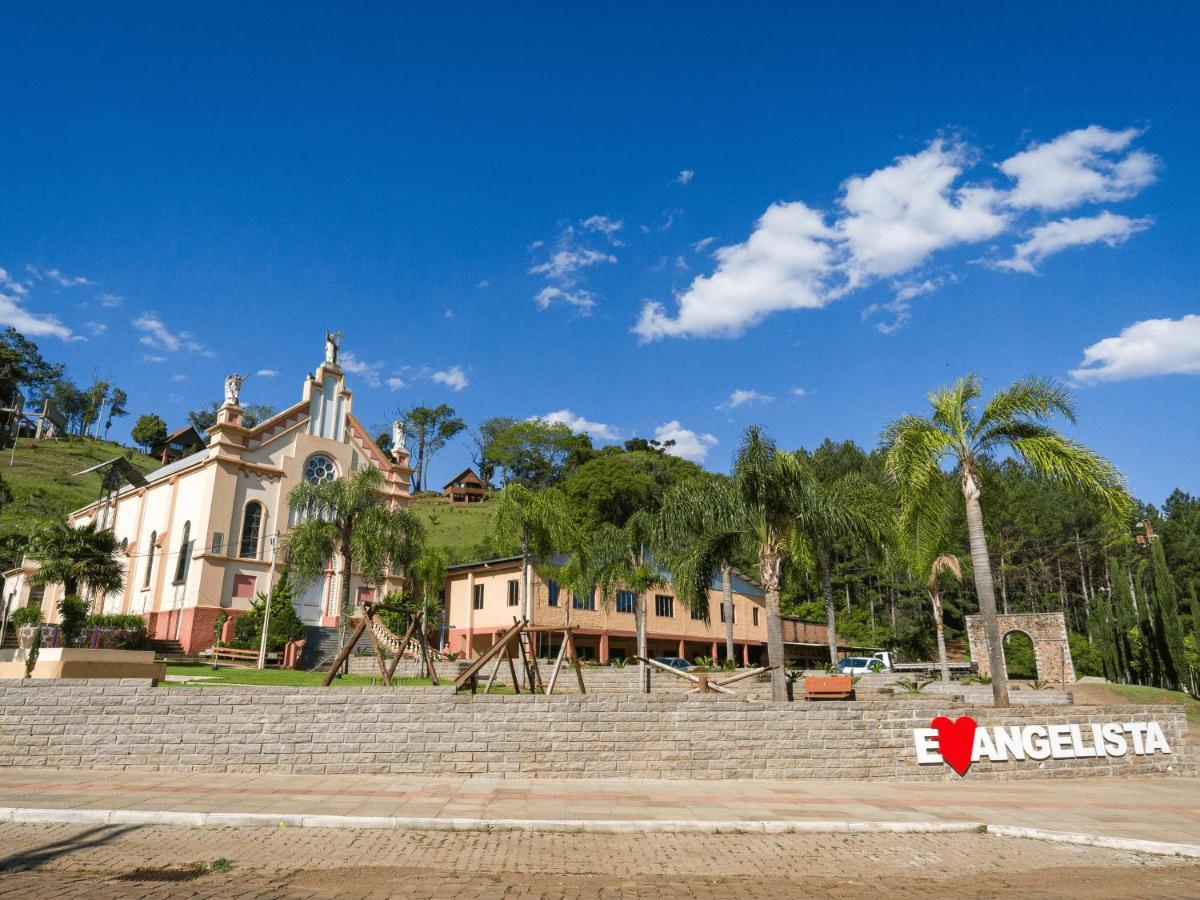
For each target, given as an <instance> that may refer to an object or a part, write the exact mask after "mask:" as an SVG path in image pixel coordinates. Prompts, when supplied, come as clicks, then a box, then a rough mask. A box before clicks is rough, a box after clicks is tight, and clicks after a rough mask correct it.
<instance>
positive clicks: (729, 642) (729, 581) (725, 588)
mask: <svg viewBox="0 0 1200 900" xmlns="http://www.w3.org/2000/svg"><path fill="white" fill-rule="evenodd" d="M732 568H733V567H732V566H730V565H729V563H728V562H727V561H724V562H722V563H721V591H722V593H723V594H724V598H723V599H722V601H721V603H722V604H723V605H724V607H725V658H726V659H727V660H728V659H733V661H734V663H735V664H736V663H737V660H736V659H734V651H733V575H732ZM713 662H714V663H715V662H716V660H715V659H714V660H713Z"/></svg>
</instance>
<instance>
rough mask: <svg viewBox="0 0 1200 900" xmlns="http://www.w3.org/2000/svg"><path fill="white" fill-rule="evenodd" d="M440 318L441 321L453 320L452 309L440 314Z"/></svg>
mask: <svg viewBox="0 0 1200 900" xmlns="http://www.w3.org/2000/svg"><path fill="white" fill-rule="evenodd" d="M442 318H443V319H453V318H454V310H452V309H448V310H446V311H445V312H444V313H442Z"/></svg>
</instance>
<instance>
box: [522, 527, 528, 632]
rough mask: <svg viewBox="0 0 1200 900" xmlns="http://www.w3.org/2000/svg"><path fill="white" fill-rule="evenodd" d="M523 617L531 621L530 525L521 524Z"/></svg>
mask: <svg viewBox="0 0 1200 900" xmlns="http://www.w3.org/2000/svg"><path fill="white" fill-rule="evenodd" d="M521 618H522V619H524V620H525V621H526V622H528V621H529V526H528V525H523V526H521Z"/></svg>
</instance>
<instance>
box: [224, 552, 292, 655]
mask: <svg viewBox="0 0 1200 900" xmlns="http://www.w3.org/2000/svg"><path fill="white" fill-rule="evenodd" d="M295 594H296V588H295V585H293V584H292V581H291V578H290V576H289V575H288V570H287V569H284V570H283V573H282V574H281V575H280V576H279V580H278V581H276V582H275V585H274V586H273V587H272V588H271V597H270V604H271V623H270V630H269V631H268V632H267V652H269V653H278V652H279V651H281V650H283V648H284V647H286V646H287V645H288V643H290V642H291V641H298V640H300V638H302V637H304V623H302V622H301V621H300V617H299V616H298V615H296V607H295V605H294V604H293V602H292V601H293V599H294V597H295ZM267 602H268V600H267V595H266V594H264V593H263V592H262V591H259V593H258V597H257V598H256V599H254V600H251V601H250V609H248V610H247V611H246V612H244V613H243V614H242V615H240V616H238V618H237V621H235V622H234V623H233V641H232V642H231V643H232V646H234V647H240V648H241V649H243V650H257V649H258V648H259V647H261V646H262V629H263V620H264V619H265V617H266V610H267Z"/></svg>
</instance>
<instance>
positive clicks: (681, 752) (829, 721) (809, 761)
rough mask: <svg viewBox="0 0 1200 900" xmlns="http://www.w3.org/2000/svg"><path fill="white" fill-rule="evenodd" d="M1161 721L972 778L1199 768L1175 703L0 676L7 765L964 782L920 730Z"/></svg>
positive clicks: (2, 754)
mask: <svg viewBox="0 0 1200 900" xmlns="http://www.w3.org/2000/svg"><path fill="white" fill-rule="evenodd" d="M943 714H947V715H950V716H954V717H957V716H960V715H971V716H973V717H974V718H975V719H976V720H977V721H978V723H979V724H980V725H981V726H988V725H1023V724H1045V725H1052V724H1072V723H1073V724H1080V725H1084V726H1086V725H1088V724H1090V723H1104V722H1110V721H1115V722H1138V721H1146V720H1154V721H1157V722H1159V723H1160V724H1161V726H1162V728H1163V730H1164V732H1165V734H1166V737H1167V740H1168V742H1169V744H1170V747H1171V749H1172V751H1173V752H1172V753H1171V754H1170V755H1166V756H1162V755H1156V756H1134V755H1129V756H1125V757H1118V758H1094V759H1080V760H1068V759H1058V760H1055V759H1050V760H1046V761H1044V762H1036V761H1033V760H1025V761H1012V762H1007V763H990V762H979V763H976V764H975V766H974V767H973V768H972V769H971V771H970V773H969V774H968V778H974V779H979V778H984V779H1004V778H1047V777H1079V776H1085V775H1168V774H1169V775H1179V774H1194V772H1195V768H1194V764H1193V762H1192V760H1191V749H1190V747H1189V745H1188V741H1187V731H1186V728H1187V725H1186V720H1185V717H1184V712H1183V710H1182V708H1180V707H1168V706H1121V707H1107V708H1106V707H1027V708H1016V709H1004V710H994V709H986V708H975V707H957V708H955V707H952V706H951V705H950V704H949V703H948V702H942V701H936V700H917V701H911V702H904V703H899V702H883V701H875V702H872V701H867V702H831V703H793V704H785V703H766V702H750V701H746V700H739V699H724V698H721V697H719V696H718V697H713V696H707V697H700V696H697V695H691V696H690V697H685V696H676V695H666V694H663V695H651V696H649V697H646V696H620V695H613V694H608V695H603V694H588V695H586V696H579V695H566V696H558V695H556V696H552V697H545V696H536V697H534V696H529V695H521V696H503V695H491V696H483V695H479V696H475V697H472V696H470V695H458V696H455V695H454V694H452V693H450V692H449V691H447V690H444V689H430V688H393V689H388V688H336V689H331V690H316V689H311V688H309V689H306V688H292V687H281V688H259V687H254V688H250V687H236V686H221V687H215V686H214V687H204V688H173V689H166V688H154V687H151V686H149V684H148V683H146V682H136V681H109V682H96V681H71V682H57V683H46V684H30V683H28V682H19V681H7V682H0V767H7V766H49V767H55V768H86V769H122V770H133V771H138V770H140V771H198V772H213V773H221V772H274V773H313V774H326V773H328V774H336V773H351V774H352V773H378V774H411V775H424V776H432V775H478V776H488V777H525V778H568V777H587V778H701V779H721V778H773V779H841V778H846V779H867V778H879V779H888V780H902V781H920V780H935V781H936V780H956V779H957V778H958V776H957V775H954V774H953V773H952V772H951V771H950V770H949V768H948V767H946V766H944V765H942V764H940V763H939V764H936V765H918V764H917V761H916V760H917V757H916V748H915V742H914V737H913V729H915V728H926V727H928V726H929V723H930V720H931V719H932V718H933V717H934V716H937V715H943Z"/></svg>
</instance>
